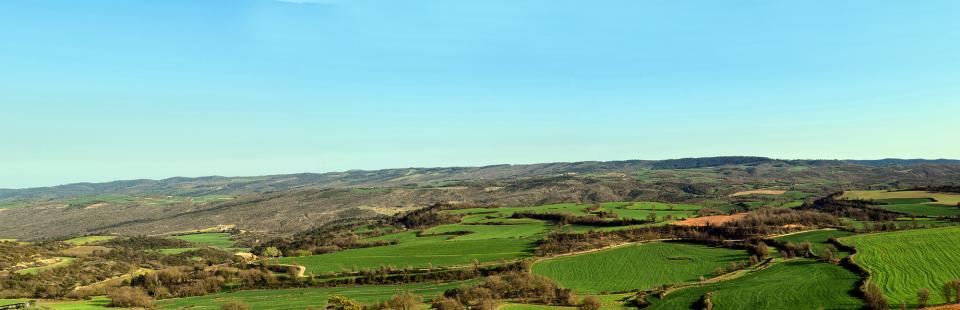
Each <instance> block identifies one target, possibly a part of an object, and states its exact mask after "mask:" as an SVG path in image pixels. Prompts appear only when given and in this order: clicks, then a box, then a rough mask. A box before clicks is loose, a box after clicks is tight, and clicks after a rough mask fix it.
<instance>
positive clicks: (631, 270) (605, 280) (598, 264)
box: [533, 242, 747, 293]
mask: <svg viewBox="0 0 960 310" xmlns="http://www.w3.org/2000/svg"><path fill="white" fill-rule="evenodd" d="M745 260H747V254H746V252H744V251H739V250H731V249H724V248H714V247H708V246H704V245H696V244H686V243H675V242H652V243H644V244H636V245H627V246H621V247H617V248H613V249H608V250H603V251H597V252H592V253H586V254H580V255H572V256H563V257H558V258H552V259H547V260H543V261H541V262H539V263H537V264H535V265H534V266H533V273H535V274H539V275H542V276H546V277H549V278H552V279H554V280H556V281H557V283H559V284H560V285H561V286H563V287H566V288H571V289H577V290H579V291H580V292H586V293H600V292H619V291H628V290H636V289H649V288H653V287H655V286H659V285H663V284H671V283H680V282H694V281H697V280H698V278H699V277H700V276H704V277H710V274H711V273H712V272H713V271H714V269H716V268H717V267H726V266H727V265H729V264H730V262H742V261H745Z"/></svg>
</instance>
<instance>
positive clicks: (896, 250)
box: [841, 226, 960, 305]
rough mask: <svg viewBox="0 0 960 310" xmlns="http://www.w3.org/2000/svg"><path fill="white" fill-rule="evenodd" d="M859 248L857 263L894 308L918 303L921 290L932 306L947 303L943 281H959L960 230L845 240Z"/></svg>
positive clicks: (851, 237) (875, 235) (892, 234)
mask: <svg viewBox="0 0 960 310" xmlns="http://www.w3.org/2000/svg"><path fill="white" fill-rule="evenodd" d="M841 241H842V242H843V243H844V244H849V245H852V246H854V247H856V249H857V255H856V256H855V257H854V258H855V259H854V261H855V262H856V263H857V264H859V265H861V266H863V267H864V268H866V269H867V270H869V271H870V273H871V279H870V280H871V281H872V282H873V283H876V284H877V286H879V287H880V289H882V290H883V292H884V294H885V295H886V296H887V299H888V300H889V301H890V302H891V304H893V305H899V304H900V302H901V301H903V302H906V303H907V304H909V305H915V304H916V296H917V291H918V290H919V289H920V288H927V289H929V290H930V293H931V294H930V304H941V303H944V302H945V300H944V297H943V293H942V292H941V287H942V286H943V284H944V282H947V281H951V280H955V279H960V268H958V266H960V227H956V226H954V227H943V228H931V229H916V230H905V231H897V232H887V233H875V234H865V235H856V236H850V237H846V238H842V239H841Z"/></svg>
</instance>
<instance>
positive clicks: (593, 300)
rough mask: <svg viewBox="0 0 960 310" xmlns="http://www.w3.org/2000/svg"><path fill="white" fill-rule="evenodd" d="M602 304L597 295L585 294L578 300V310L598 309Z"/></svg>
mask: <svg viewBox="0 0 960 310" xmlns="http://www.w3.org/2000/svg"><path fill="white" fill-rule="evenodd" d="M602 305H603V304H602V303H600V299H599V298H597V296H587V297H584V298H583V301H582V302H580V307H579V309H580V310H599V309H600V307H601V306H602Z"/></svg>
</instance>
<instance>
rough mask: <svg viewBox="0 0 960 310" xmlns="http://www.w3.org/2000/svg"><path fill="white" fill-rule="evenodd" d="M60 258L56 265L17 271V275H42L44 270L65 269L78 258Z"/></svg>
mask: <svg viewBox="0 0 960 310" xmlns="http://www.w3.org/2000/svg"><path fill="white" fill-rule="evenodd" d="M58 258H59V259H60V260H59V261H57V262H56V263H53V264H49V265H44V266H40V267H31V268H26V269H21V270H17V273H19V274H37V273H40V272H41V271H44V270H49V269H53V268H57V267H63V266H66V265H69V264H70V263H72V262H73V261H74V260H76V258H73V257H66V256H64V257H58Z"/></svg>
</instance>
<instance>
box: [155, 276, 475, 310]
mask: <svg viewBox="0 0 960 310" xmlns="http://www.w3.org/2000/svg"><path fill="white" fill-rule="evenodd" d="M474 282H475V281H463V282H450V283H414V284H405V285H368V286H354V287H331V288H295V289H280V290H250V291H239V292H231V293H218V294H213V295H207V296H197V297H186V298H176V299H168V300H161V301H158V302H157V305H158V306H159V308H161V309H196V310H203V309H209V310H216V309H220V306H221V305H222V304H224V303H226V302H228V301H234V300H235V301H241V302H244V303H247V304H249V305H250V306H251V307H252V308H253V309H306V308H310V307H313V308H316V309H324V308H325V307H326V304H327V298H328V297H330V295H342V296H345V297H347V298H350V299H353V300H356V301H359V302H362V303H373V302H377V301H381V300H385V299H389V298H390V297H391V296H393V295H395V294H397V293H401V292H404V291H406V292H411V293H414V294H417V295H420V296H421V297H423V298H424V299H425V300H428V299H430V298H433V297H435V296H437V295H438V294H440V293H442V292H443V291H446V290H448V289H451V288H456V287H459V286H463V285H473V283H474Z"/></svg>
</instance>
